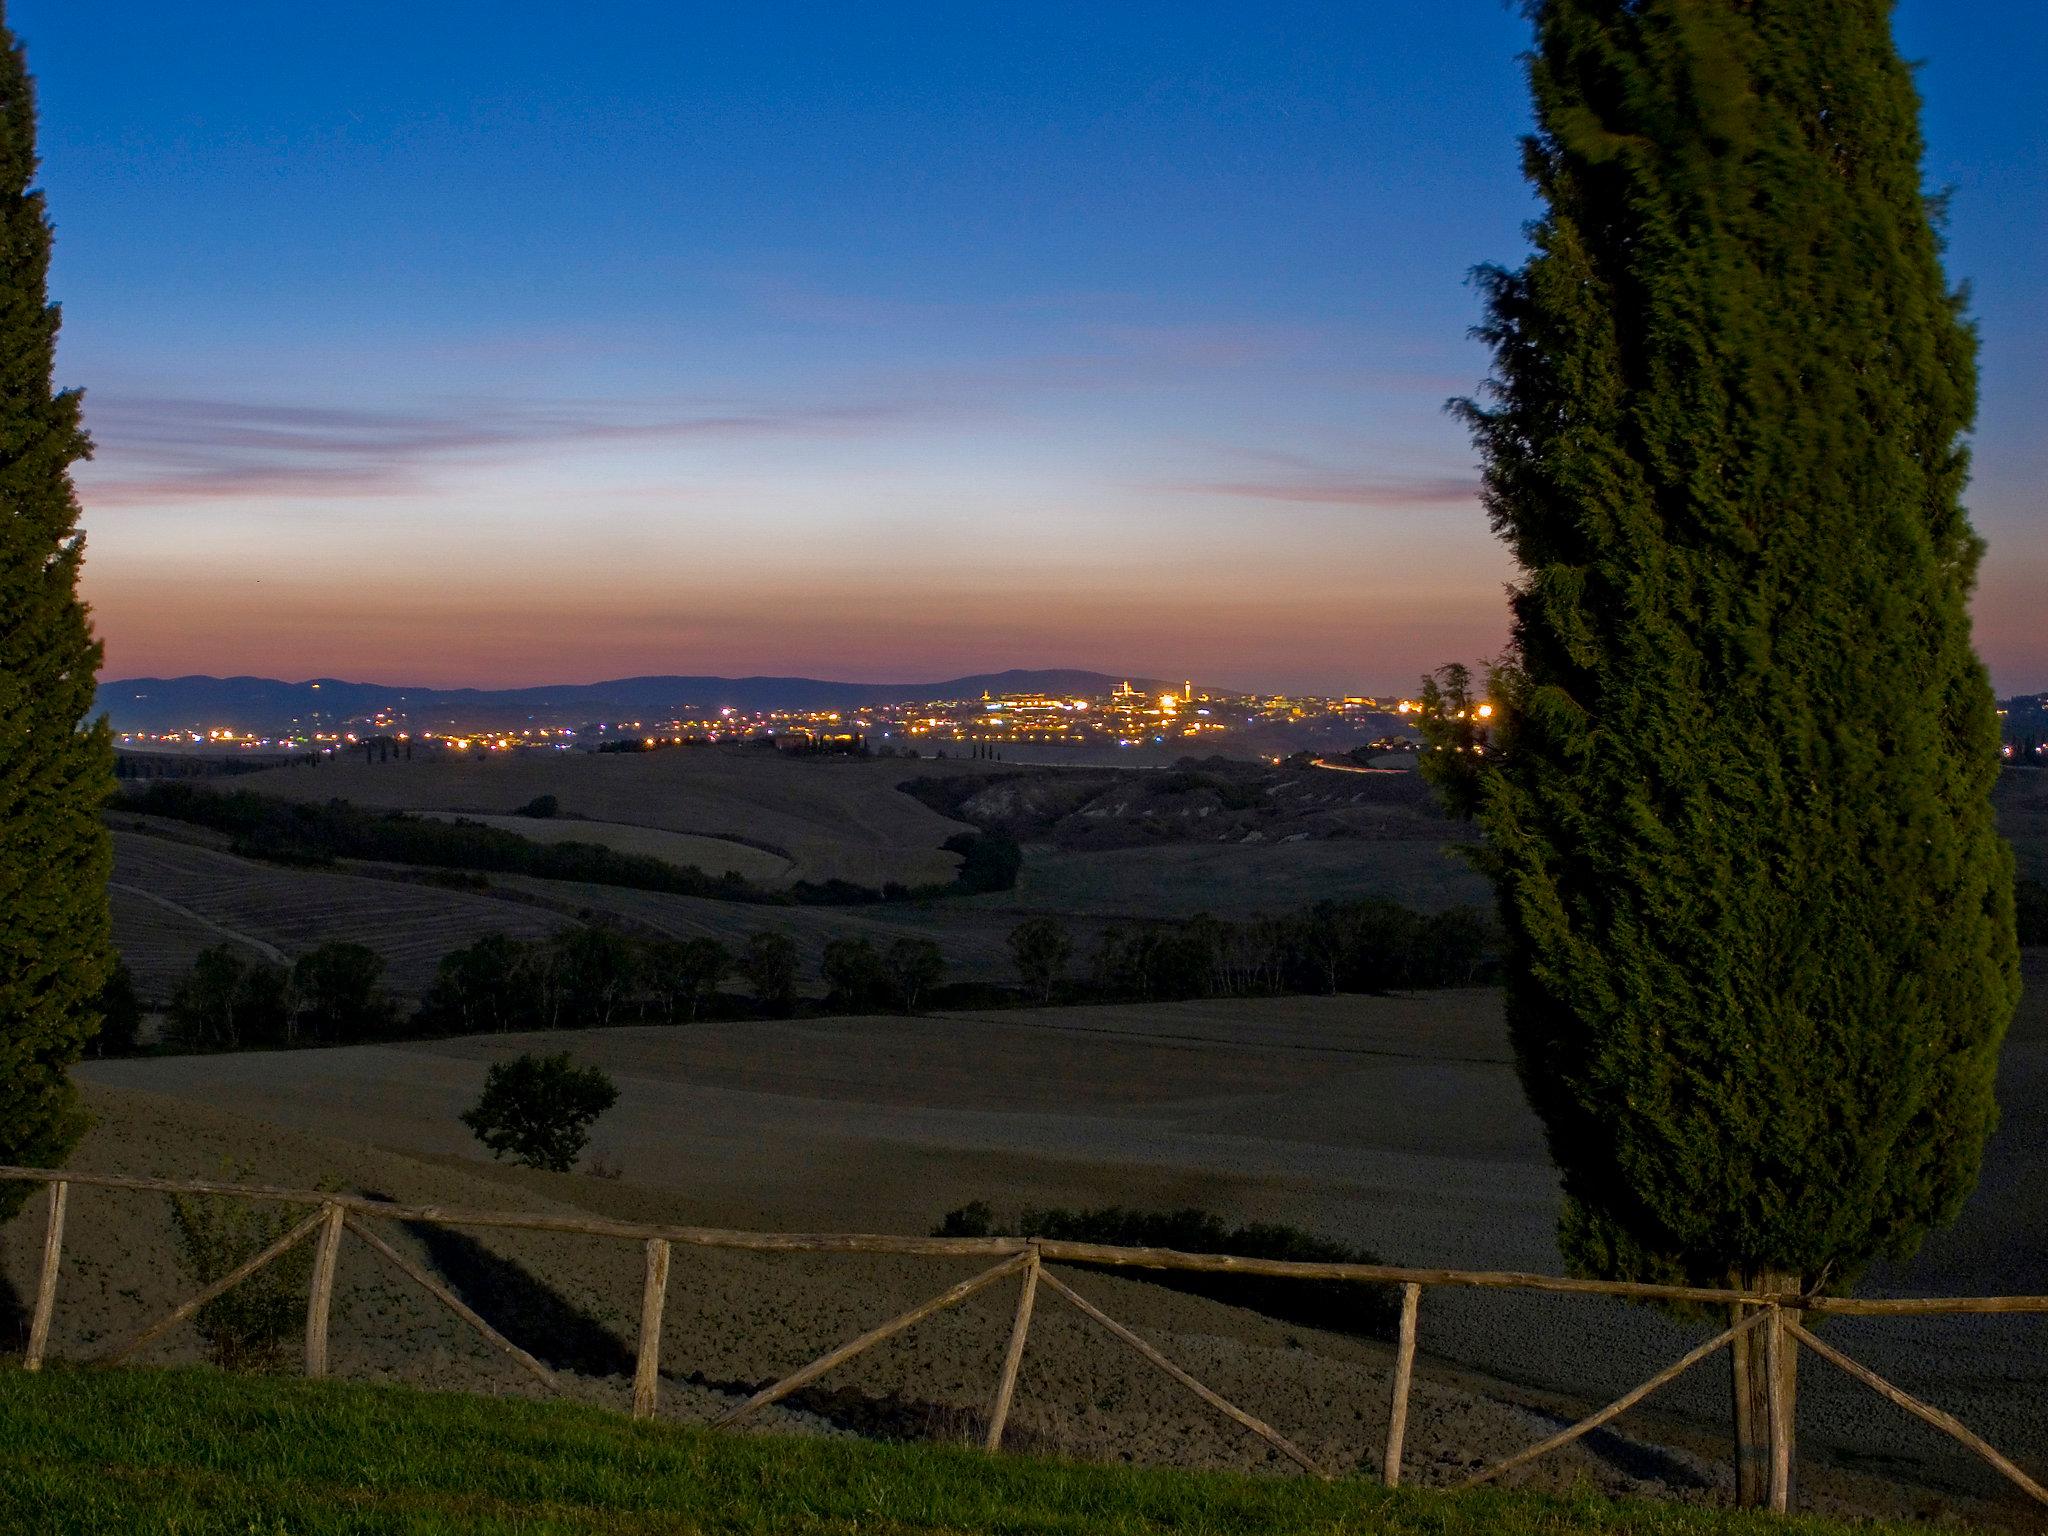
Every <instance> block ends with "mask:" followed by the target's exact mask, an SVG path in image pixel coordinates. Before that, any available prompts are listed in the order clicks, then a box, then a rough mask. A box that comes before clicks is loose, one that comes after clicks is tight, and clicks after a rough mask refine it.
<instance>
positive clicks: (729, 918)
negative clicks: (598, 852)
mask: <svg viewBox="0 0 2048 1536" xmlns="http://www.w3.org/2000/svg"><path fill="white" fill-rule="evenodd" d="M493 885H494V888H496V889H499V890H503V891H508V892H519V893H522V894H525V895H530V896H532V897H534V898H535V899H537V900H545V901H548V902H550V903H553V904H555V905H557V906H562V907H573V908H574V909H575V910H577V911H579V912H588V913H591V914H595V915H603V916H608V917H613V918H619V919H622V920H624V921H626V922H628V923H631V924H632V925H634V926H635V927H639V928H644V929H647V930H650V931H652V932H656V933H661V934H665V935H667V936H668V937H670V938H678V939H682V938H698V937H702V938H713V939H720V940H722V941H724V942H725V943H726V944H728V945H732V946H734V947H737V946H738V945H739V944H741V943H743V942H744V941H745V940H746V938H747V936H748V935H749V934H752V933H757V932H759V931H760V930H761V929H764V928H768V929H773V930H774V931H776V932H777V933H785V934H787V935H789V937H790V938H791V939H792V940H794V941H795V943H796V946H797V954H798V958H799V961H800V963H801V964H802V966H803V967H804V976H805V979H806V980H807V981H810V982H815V981H816V980H817V979H818V961H819V957H820V956H821V955H822V954H823V953H824V949H825V945H826V944H827V942H829V941H830V940H832V939H840V938H853V939H868V940H870V941H872V942H874V943H876V944H883V945H886V944H888V943H889V942H890V941H891V940H894V939H899V938H904V937H911V938H927V939H931V940H933V941H934V942H936V943H937V944H938V946H939V948H940V949H941V950H942V951H944V953H945V957H946V979H947V980H949V981H988V982H1011V981H1014V980H1015V979H1016V975H1015V970H1014V968H1013V966H1012V965H1011V961H1010V951H1009V947H1008V946H1009V935H1010V930H1011V929H1012V928H1014V927H1015V926H1016V925H1017V923H1018V922H1019V921H1021V920H1022V919H1021V916H1020V915H1019V914H1015V913H1008V912H1005V911H1004V910H1003V909H1001V908H985V907H982V906H980V905H978V904H977V903H976V902H974V901H971V900H965V899H961V898H957V897H950V896H947V897H937V898H934V899H932V900H929V901H910V902H889V903H886V904H875V905H866V906H850V907H826V906H818V907H808V906H806V907H778V906H768V905H762V904H758V903H750V902H739V901H716V900H713V899H712V898H710V897H704V896H675V895H671V894H669V893H668V892H666V891H635V890H628V889H626V888H624V887H622V886H615V885H589V884H584V883H581V882H578V881H571V880H540V879H536V878H534V877H532V876H529V875H500V876H496V877H494V878H493Z"/></svg>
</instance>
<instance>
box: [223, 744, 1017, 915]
mask: <svg viewBox="0 0 2048 1536" xmlns="http://www.w3.org/2000/svg"><path fill="white" fill-rule="evenodd" d="M979 766H980V765H975V764H970V763H959V764H950V763H915V762H906V761H901V760H896V759H887V758H884V759H874V760H867V761H861V760H853V759H829V758H800V757H793V756H789V755H786V754H784V753H780V752H773V751H766V750H763V749H761V748H757V747H733V748H724V747H704V748H674V749H669V750H664V751H658V752H606V753H589V752H555V753H540V752H513V753H495V754H491V755H489V756H487V757H483V758H475V757H458V756H453V755H449V756H433V757H422V758H420V759H418V760H416V761H413V762H389V763H365V762H361V761H358V760H356V759H354V758H346V759H336V760H335V761H334V762H332V763H330V764H328V765H326V766H324V767H321V768H317V769H316V768H310V767H305V766H295V767H289V768H276V769H271V770H269V771H267V772H264V773H258V774H251V775H249V776H247V777H246V778H242V779H239V780H237V781H236V785H235V787H236V788H238V789H248V790H253V791H255V792H257V793H260V794H267V795H277V796H280V797H283V798H285V799H293V800H328V799H335V798H340V799H344V800H349V801H352V802H353V803H355V804H357V805H363V806H371V807H375V808H378V809H382V810H398V811H463V812H467V813H472V814H474V813H479V812H480V813H484V814H490V815H509V814H510V813H511V812H513V811H516V810H517V809H519V807H520V806H522V805H524V804H526V803H527V802H528V801H530V800H532V799H533V798H534V797H535V796H536V795H543V794H551V795H554V796H556V797H557V798H558V799H559V800H560V801H561V807H562V809H563V810H564V811H567V812H569V813H571V814H572V815H574V816H587V817H590V818H592V819H593V820H597V821H607V822H618V823H624V824H627V825H630V826H638V827H657V828H661V829H664V830H666V831H670V832H683V833H689V834H692V835H695V836H698V837H713V838H727V839H736V840H738V841H739V842H742V843H745V844H749V845H752V846H755V847H757V848H763V849H769V850H773V851H775V852H778V853H781V854H783V855H785V856H786V857H788V858H789V859H790V860H792V861H793V862H794V863H795V866H796V869H795V874H796V877H797V878H799V879H806V880H830V879H840V880H850V881H852V882H854V883H855V884H857V885H870V886H880V885H882V884H884V883H885V882H887V881H891V880H894V881H900V882H902V883H903V884H905V885H923V884H943V883H944V882H946V881H948V880H950V879H952V878H953V871H954V870H955V869H956V868H957V867H958V865H959V857H958V855H956V854H951V853H947V852H946V851H945V850H944V849H943V848H941V847H940V844H942V843H944V842H945V841H946V839H947V838H949V837H951V836H953V835H955V834H956V833H959V832H964V831H967V830H969V829H968V828H967V827H966V826H965V825H963V824H962V823H959V822H955V821H950V820H948V819H947V818H945V817H943V816H941V815H939V814H938V813H937V812H935V811H932V810H930V809H928V808H927V807H925V806H923V805H921V804H919V803H918V802H917V801H916V800H913V799H912V798H911V797H910V796H908V795H906V794H903V793H901V792H900V791H899V790H898V789H897V788H896V786H897V785H898V784H899V783H901V782H903V781H904V780H906V779H910V778H916V777H919V776H921V775H926V774H930V773H933V772H975V771H978V768H979ZM989 766H990V767H994V766H997V765H989ZM522 830H523V829H522Z"/></svg>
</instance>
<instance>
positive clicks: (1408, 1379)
mask: <svg viewBox="0 0 2048 1536" xmlns="http://www.w3.org/2000/svg"><path fill="white" fill-rule="evenodd" d="M1421 1307H1422V1287H1421V1286H1419V1285H1416V1284H1414V1283H1412V1282H1411V1283H1409V1284H1407V1285H1404V1286H1402V1287H1401V1336H1400V1342H1399V1344H1398V1345H1397V1346H1396V1347H1395V1351H1394V1401H1393V1406H1392V1408H1391V1409H1390V1410H1389V1412H1388V1414H1387V1456H1386V1461H1385V1462H1384V1463H1383V1464H1382V1466H1381V1469H1380V1475H1381V1477H1382V1478H1383V1479H1384V1480H1385V1482H1386V1485H1387V1486H1388V1487H1389V1488H1398V1487H1400V1486H1401V1442H1402V1441H1403V1440H1405V1439H1406V1438H1407V1436H1408V1389H1409V1386H1410V1384H1411V1383H1412V1382H1413V1381H1414V1379H1415V1323H1416V1313H1417V1312H1419V1311H1420V1310H1421Z"/></svg>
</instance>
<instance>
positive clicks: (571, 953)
mask: <svg viewBox="0 0 2048 1536" xmlns="http://www.w3.org/2000/svg"><path fill="white" fill-rule="evenodd" d="M552 948H553V951H554V953H553V955H552V959H553V962H554V963H553V966H552V967H551V972H550V978H549V979H550V981H551V982H552V988H553V992H554V1003H555V1020H556V1023H557V1024H558V1025H559V1026H560V1027H561V1028H564V1029H601V1028H603V1027H604V1026H605V1025H607V1024H613V1023H616V1022H617V1021H618V1015H619V1012H620V1010H621V1009H622V1008H623V1007H624V1006H625V1005H626V1002H627V1000H628V998H629V997H630V996H631V995H632V992H633V988H634V984H635V983H636V981H637V980H638V969H639V962H638V956H637V955H636V954H635V953H634V948H633V941H632V940H630V939H628V938H627V937H626V936H625V935H624V934H623V933H620V932H619V931H618V929H616V928H611V927H607V926H606V925H604V924H602V923H585V924H582V925H580V926H578V927H575V928H570V929H567V930H565V931H564V932H562V933H559V934H557V935H556V936H555V938H554V941H553V945H552Z"/></svg>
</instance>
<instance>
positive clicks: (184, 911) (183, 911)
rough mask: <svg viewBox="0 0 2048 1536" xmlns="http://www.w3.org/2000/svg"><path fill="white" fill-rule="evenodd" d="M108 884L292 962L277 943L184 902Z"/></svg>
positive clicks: (234, 940) (283, 962) (270, 957)
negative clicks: (218, 920) (220, 921)
mask: <svg viewBox="0 0 2048 1536" xmlns="http://www.w3.org/2000/svg"><path fill="white" fill-rule="evenodd" d="M107 884H108V886H109V887H110V888H111V889H113V890H116V891H120V892H123V893H124V894H126V895H129V896H138V897H140V898H141V899H142V900H144V901H147V902H153V903H154V904H155V905H157V906H159V907H162V908H163V909H164V910H165V911H167V912H175V913H177V914H178V916H180V917H182V918H187V919H189V920H190V921H192V922H195V923H197V924H198V925H199V926H200V927H202V928H204V929H206V930H207V931H208V932H209V933H217V934H219V935H220V936H221V937H222V938H224V939H227V940H229V941H230V942H232V943H235V944H245V945H247V946H248V947H249V948H250V949H253V950H255V951H256V952H257V953H258V954H259V955H261V956H263V958H264V959H266V960H270V961H274V962H275V963H276V964H278V965H289V964H291V960H290V959H289V958H288V957H287V956H286V954H285V952H284V951H283V950H281V949H279V948H278V947H277V946H276V945H275V944H266V943H265V942H264V941H263V940H261V939H259V938H256V937H254V936H253V935H251V934H246V933H238V932H237V931H236V930H234V929H233V928H230V927H228V926H227V925H226V924H224V923H217V922H215V921H214V920H213V919H212V918H210V917H208V916H207V915H206V914H205V913H204V912H194V911H193V910H192V909H191V908H190V907H188V906H185V905H184V904H183V903H182V902H176V901H173V900H171V898H170V897H168V896H159V895H158V894H157V893H156V892H155V891H146V890H144V889H143V888H142V887H141V886H139V885H128V884H125V883H124V882H122V881H119V880H109V881H108V882H107Z"/></svg>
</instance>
